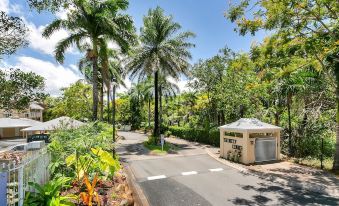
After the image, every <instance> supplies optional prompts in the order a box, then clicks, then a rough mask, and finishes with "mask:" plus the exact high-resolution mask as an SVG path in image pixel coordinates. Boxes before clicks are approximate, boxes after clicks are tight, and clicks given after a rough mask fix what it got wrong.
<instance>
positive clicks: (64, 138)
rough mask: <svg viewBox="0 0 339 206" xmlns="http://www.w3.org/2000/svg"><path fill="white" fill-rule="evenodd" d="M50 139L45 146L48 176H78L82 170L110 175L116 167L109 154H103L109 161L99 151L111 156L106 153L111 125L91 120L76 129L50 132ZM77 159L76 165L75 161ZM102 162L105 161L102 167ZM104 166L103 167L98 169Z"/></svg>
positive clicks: (116, 164)
mask: <svg viewBox="0 0 339 206" xmlns="http://www.w3.org/2000/svg"><path fill="white" fill-rule="evenodd" d="M51 140H52V142H51V143H50V144H49V145H48V148H49V151H50V152H51V154H52V163H51V165H50V171H51V175H52V177H58V176H67V177H73V178H78V179H80V178H81V177H82V176H83V174H84V173H87V174H88V175H92V176H94V174H95V173H99V175H101V176H107V175H108V176H111V175H113V174H114V172H115V171H116V169H117V168H118V167H119V163H117V162H115V161H116V160H113V159H112V157H107V158H108V159H110V160H109V161H107V159H106V160H104V159H102V154H103V153H104V155H106V156H107V155H111V153H107V152H111V151H112V149H113V144H112V127H111V126H109V125H107V124H105V123H99V122H95V123H89V124H88V125H86V126H83V127H81V128H79V129H72V130H60V131H57V132H55V133H53V134H52V135H51ZM97 150H99V151H97ZM77 159H78V163H80V165H77V164H75V161H76V160H77ZM103 162H108V164H107V165H105V166H103V165H102V164H101V163H103ZM110 162H111V163H110ZM106 166H107V168H106V169H107V170H106V169H105V170H102V168H104V167H106ZM111 166H112V167H111Z"/></svg>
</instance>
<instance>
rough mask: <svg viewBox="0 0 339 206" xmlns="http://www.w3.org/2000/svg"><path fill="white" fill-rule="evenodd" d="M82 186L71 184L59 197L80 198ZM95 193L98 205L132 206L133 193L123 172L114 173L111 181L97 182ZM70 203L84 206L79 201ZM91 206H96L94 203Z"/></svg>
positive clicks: (75, 200)
mask: <svg viewBox="0 0 339 206" xmlns="http://www.w3.org/2000/svg"><path fill="white" fill-rule="evenodd" d="M83 190H84V188H83V185H78V184H77V182H73V184H72V187H71V188H69V189H67V190H64V191H63V192H62V193H61V195H62V196H67V195H75V196H80V192H79V191H83ZM95 191H96V193H97V194H98V198H99V200H100V205H105V206H117V205H134V198H133V192H132V190H131V189H130V187H129V185H128V183H127V179H126V174H125V173H124V172H123V170H120V171H119V172H117V173H116V175H115V176H114V178H113V180H99V181H98V183H97V186H96V187H95ZM72 202H73V203H74V204H75V205H77V206H84V205H85V204H83V203H82V202H81V200H80V199H74V200H72ZM93 205H98V204H97V203H96V202H95V203H94V204H93Z"/></svg>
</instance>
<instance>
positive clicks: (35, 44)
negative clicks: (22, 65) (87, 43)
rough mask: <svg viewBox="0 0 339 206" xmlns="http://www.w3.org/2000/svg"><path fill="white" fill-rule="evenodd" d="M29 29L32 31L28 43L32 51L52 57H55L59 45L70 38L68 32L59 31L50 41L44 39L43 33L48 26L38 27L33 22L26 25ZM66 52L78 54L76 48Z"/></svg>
mask: <svg viewBox="0 0 339 206" xmlns="http://www.w3.org/2000/svg"><path fill="white" fill-rule="evenodd" d="M26 25H27V27H28V29H29V30H30V32H29V35H28V41H29V42H30V47H31V48H32V49H35V50H38V51H41V52H43V53H45V54H49V55H51V56H53V55H54V50H55V46H56V45H57V43H58V42H59V41H60V40H62V39H64V38H66V37H67V36H68V32H67V31H66V30H63V29H62V30H59V31H57V32H55V33H54V34H53V35H51V36H50V37H49V38H48V39H47V38H44V37H42V32H43V30H44V28H45V27H46V26H39V27H37V26H36V25H35V24H33V23H31V22H27V23H26ZM66 52H68V53H76V50H75V48H74V47H72V48H70V49H68V50H67V51H66Z"/></svg>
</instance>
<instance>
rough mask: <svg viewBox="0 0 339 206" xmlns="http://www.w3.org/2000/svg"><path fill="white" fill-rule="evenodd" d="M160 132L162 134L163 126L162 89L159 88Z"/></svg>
mask: <svg viewBox="0 0 339 206" xmlns="http://www.w3.org/2000/svg"><path fill="white" fill-rule="evenodd" d="M159 108H160V109H159V131H160V134H161V126H162V88H161V85H160V86H159Z"/></svg>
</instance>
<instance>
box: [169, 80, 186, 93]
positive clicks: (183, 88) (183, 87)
mask: <svg viewBox="0 0 339 206" xmlns="http://www.w3.org/2000/svg"><path fill="white" fill-rule="evenodd" d="M167 81H169V82H171V83H174V84H176V85H177V86H178V87H179V90H180V92H181V93H182V92H186V91H188V90H189V88H188V85H187V83H188V80H184V79H180V80H179V81H177V80H175V79H174V78H173V77H167Z"/></svg>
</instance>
